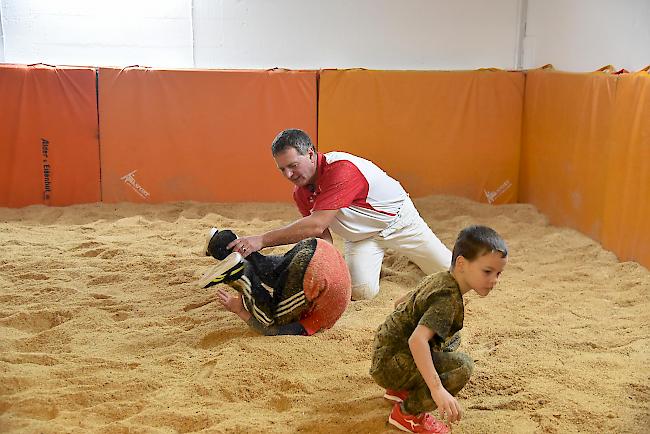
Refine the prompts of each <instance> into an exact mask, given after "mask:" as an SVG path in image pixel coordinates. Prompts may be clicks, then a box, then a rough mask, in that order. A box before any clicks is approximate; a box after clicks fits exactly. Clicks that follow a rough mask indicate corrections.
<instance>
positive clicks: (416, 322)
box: [370, 226, 508, 433]
mask: <svg viewBox="0 0 650 434" xmlns="http://www.w3.org/2000/svg"><path fill="white" fill-rule="evenodd" d="M507 258H508V248H507V247H506V244H505V242H504V241H503V239H501V237H500V236H499V234H497V233H496V232H495V231H494V230H493V229H491V228H488V227H486V226H470V227H468V228H465V229H463V230H462V231H461V232H460V234H459V235H458V239H457V240H456V244H455V245H454V250H453V254H452V261H451V269H450V270H449V271H441V272H440V273H436V274H432V275H430V276H427V277H425V278H424V280H422V282H421V283H420V284H419V285H418V286H417V288H416V289H415V290H414V291H412V292H409V293H408V294H406V295H405V296H404V297H402V299H400V300H398V301H397V303H396V305H397V307H396V309H395V311H394V312H393V313H392V314H391V315H389V316H388V318H387V319H386V321H385V322H384V323H383V324H382V325H381V326H379V328H378V329H377V334H376V336H375V342H374V351H373V357H372V366H371V368H370V375H372V377H373V378H374V380H375V381H376V382H377V384H379V385H380V386H381V387H384V388H385V389H386V394H385V395H384V397H385V398H387V399H390V400H392V401H395V402H396V403H395V404H394V406H393V409H392V411H391V413H390V416H389V418H388V421H389V422H390V423H391V424H392V425H394V426H396V427H397V428H399V429H401V430H402V431H407V432H417V433H447V432H449V428H448V427H447V425H445V424H444V423H443V422H440V421H438V420H436V419H435V418H434V417H433V415H431V414H429V413H427V412H428V411H432V410H434V409H435V408H438V410H439V412H440V416H441V418H443V419H445V418H447V419H448V420H449V422H455V421H457V420H460V418H461V416H462V408H461V406H460V404H459V403H458V401H457V400H456V398H454V395H456V394H457V393H458V391H460V389H462V388H463V386H465V384H466V383H467V381H469V378H470V376H471V374H472V369H473V362H472V359H471V358H470V357H469V356H468V355H466V354H464V353H459V352H455V351H453V350H451V347H453V346H454V345H452V341H455V340H457V339H458V335H457V334H456V333H457V332H458V331H459V330H460V329H462V328H463V315H464V306H463V295H464V294H465V293H467V292H469V291H472V290H473V291H475V292H476V293H477V294H478V295H480V296H481V297H485V296H486V295H488V294H489V293H490V291H491V290H492V288H493V287H494V285H495V284H496V282H497V279H498V278H499V276H500V275H501V272H502V271H503V269H504V267H505V266H506V263H507ZM455 334H456V335H455ZM454 343H456V342H454Z"/></svg>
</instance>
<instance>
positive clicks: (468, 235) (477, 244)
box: [451, 225, 508, 268]
mask: <svg viewBox="0 0 650 434" xmlns="http://www.w3.org/2000/svg"><path fill="white" fill-rule="evenodd" d="M491 252H499V253H501V256H502V257H504V258H505V257H507V256H508V246H506V242H505V241H503V238H501V236H500V235H499V234H498V233H497V231H495V230H494V229H492V228H489V227H487V226H479V225H472V226H468V227H466V228H465V229H463V230H462V231H460V232H459V233H458V238H457V239H456V243H455V244H454V252H453V253H452V255H451V268H454V266H455V265H456V258H458V257H459V256H462V257H463V258H465V259H467V260H468V261H473V260H474V259H476V258H478V257H479V256H483V255H485V254H487V253H491Z"/></svg>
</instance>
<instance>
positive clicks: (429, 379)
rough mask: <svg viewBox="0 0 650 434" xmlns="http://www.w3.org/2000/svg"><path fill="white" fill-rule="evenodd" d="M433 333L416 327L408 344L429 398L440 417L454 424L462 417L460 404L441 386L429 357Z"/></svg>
mask: <svg viewBox="0 0 650 434" xmlns="http://www.w3.org/2000/svg"><path fill="white" fill-rule="evenodd" d="M433 335H434V332H433V330H431V329H430V328H428V327H425V326H423V325H418V326H417V327H416V328H415V330H413V333H412V334H411V336H410V337H409V340H408V343H409V348H410V350H411V354H413V360H415V365H416V366H417V367H418V370H419V371H420V374H421V375H422V378H424V381H425V382H426V383H427V386H429V390H430V391H431V397H432V398H433V400H434V401H435V402H436V405H437V406H438V411H439V412H440V417H441V418H442V419H445V417H446V418H447V419H448V420H449V422H455V421H457V420H460V418H461V416H462V409H461V407H460V404H459V403H458V401H457V400H456V398H454V397H453V396H452V394H451V393H449V392H448V391H447V390H446V389H445V388H444V387H443V385H442V382H441V381H440V377H439V376H438V372H437V371H436V368H435V366H433V359H432V357H431V348H430V347H429V341H430V340H431V339H432V338H433Z"/></svg>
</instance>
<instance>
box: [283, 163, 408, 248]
mask: <svg viewBox="0 0 650 434" xmlns="http://www.w3.org/2000/svg"><path fill="white" fill-rule="evenodd" d="M406 197H407V194H406V191H404V188H402V186H401V185H400V183H399V182H397V181H396V180H394V179H393V178H391V177H390V176H388V175H387V174H386V172H384V171H383V170H381V169H380V168H379V167H377V166H376V165H375V164H374V163H373V162H371V161H368V160H365V159H363V158H360V157H357V156H354V155H352V154H348V153H346V152H328V153H326V154H322V153H320V152H319V153H318V168H317V177H316V186H315V189H314V191H312V190H311V188H310V187H309V186H306V187H296V188H295V189H294V192H293V198H294V200H295V202H296V204H297V205H298V209H299V210H300V213H301V214H302V215H303V216H308V215H310V214H311V213H312V212H314V211H319V210H329V209H338V210H339V212H338V213H337V214H336V218H335V220H334V222H333V223H332V225H331V226H330V229H331V230H332V231H333V232H334V233H336V234H337V235H339V236H341V237H343V238H344V239H346V240H348V241H358V240H362V239H364V238H368V237H370V236H372V235H374V234H376V233H378V232H381V231H382V230H384V229H385V228H386V227H387V226H388V224H389V223H390V222H391V221H392V220H393V219H394V218H395V216H396V215H397V213H398V212H399V210H400V208H401V207H402V204H403V203H404V199H405V198H406Z"/></svg>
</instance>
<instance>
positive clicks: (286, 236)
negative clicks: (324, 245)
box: [262, 217, 324, 247]
mask: <svg viewBox="0 0 650 434" xmlns="http://www.w3.org/2000/svg"><path fill="white" fill-rule="evenodd" d="M323 231H324V229H323V227H322V226H321V225H319V224H318V223H317V222H313V221H311V220H310V219H309V218H308V217H306V218H302V219H300V220H296V221H295V222H293V223H291V224H290V225H288V226H285V227H283V228H280V229H275V230H272V231H269V232H267V233H265V234H264V235H262V240H263V241H262V242H263V244H264V247H273V246H283V245H285V244H293V243H297V242H298V241H301V240H304V239H305V238H310V237H318V236H321V235H322V234H323Z"/></svg>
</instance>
